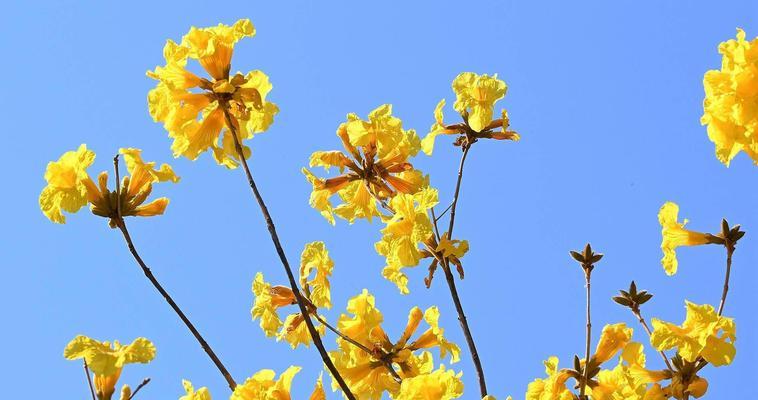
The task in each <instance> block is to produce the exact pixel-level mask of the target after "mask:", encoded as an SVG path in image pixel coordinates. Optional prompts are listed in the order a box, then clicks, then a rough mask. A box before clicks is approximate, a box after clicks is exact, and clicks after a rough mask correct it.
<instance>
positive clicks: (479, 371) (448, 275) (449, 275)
mask: <svg viewBox="0 0 758 400" xmlns="http://www.w3.org/2000/svg"><path fill="white" fill-rule="evenodd" d="M469 149H471V145H470V144H464V145H463V155H461V162H460V165H459V166H458V179H457V181H456V183H455V192H454V194H453V203H452V204H451V205H450V224H449V226H448V229H447V237H448V238H450V239H452V237H453V227H455V209H456V208H457V206H458V197H459V196H460V193H461V181H462V180H463V166H464V164H465V162H466V157H467V156H468V152H469ZM444 261H445V262H444V263H441V267H442V270H443V271H444V272H445V280H446V281H447V286H448V288H449V289H450V295H451V297H452V298H453V303H454V304H455V310H456V311H457V312H458V322H460V325H461V329H462V330H463V336H465V337H466V344H467V345H468V348H469V352H470V353H471V359H472V360H473V362H474V368H476V375H477V377H478V380H479V391H480V392H481V397H484V396H486V395H487V383H486V382H485V379H484V369H483V368H482V362H481V360H480V359H479V352H478V351H477V350H476V343H474V337H473V335H472V334H471V328H469V326H468V320H467V319H466V313H465V312H464V311H463V305H462V304H461V299H460V297H459V296H458V289H457V288H456V287H455V277H454V276H453V272H452V271H451V270H450V263H449V261H448V260H447V259H445V260H444Z"/></svg>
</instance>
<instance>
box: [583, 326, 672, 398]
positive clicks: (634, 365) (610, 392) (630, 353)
mask: <svg viewBox="0 0 758 400" xmlns="http://www.w3.org/2000/svg"><path fill="white" fill-rule="evenodd" d="M615 330H616V333H614V334H613V335H612V336H617V335H619V330H617V329H615ZM630 334H631V333H630ZM621 336H625V333H621ZM623 339H624V338H622V340H621V341H623ZM627 340H628V339H627ZM621 341H616V342H617V343H621ZM611 347H616V346H611ZM614 353H615V351H614ZM644 366H645V353H644V351H643V347H642V344H640V343H636V342H629V343H627V344H626V345H625V346H624V350H623V352H622V353H621V357H620V358H619V362H618V365H616V367H614V368H613V369H611V370H601V371H600V372H598V373H597V379H596V384H592V385H590V388H589V392H590V393H591V395H592V399H593V400H645V399H647V400H650V399H652V398H655V399H660V400H664V399H665V397H662V396H661V397H651V396H652V395H650V394H648V393H649V391H648V383H649V382H648V381H646V380H645V379H642V378H641V377H639V376H637V375H635V374H634V370H635V369H641V368H644ZM646 396H647V397H646Z"/></svg>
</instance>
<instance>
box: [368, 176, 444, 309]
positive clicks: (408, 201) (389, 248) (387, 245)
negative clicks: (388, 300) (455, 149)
mask: <svg viewBox="0 0 758 400" xmlns="http://www.w3.org/2000/svg"><path fill="white" fill-rule="evenodd" d="M436 204H437V190H436V189H432V188H424V189H422V190H421V191H419V192H418V193H416V194H415V195H410V194H398V195H397V196H395V197H393V198H392V200H391V201H390V207H391V208H392V210H394V215H393V216H392V218H390V219H389V220H388V221H387V226H386V227H385V228H384V229H382V235H383V236H382V239H381V240H380V241H379V242H377V243H376V244H375V245H374V247H375V249H376V251H377V253H379V254H380V255H382V256H384V257H385V258H386V262H387V265H386V266H385V267H384V270H383V271H382V275H383V276H384V277H385V278H386V279H388V280H389V281H391V282H393V283H394V284H395V285H397V287H398V289H400V292H401V293H403V294H407V293H408V292H409V290H408V276H407V275H405V273H403V272H402V269H403V268H405V267H412V266H416V265H418V263H419V261H420V260H421V258H423V257H424V256H425V254H422V252H421V250H419V245H420V244H424V243H425V242H427V241H428V240H429V239H430V238H431V237H432V232H433V231H432V229H433V227H432V222H431V220H430V219H429V216H428V215H427V210H429V209H430V208H432V207H434V206H435V205H436Z"/></svg>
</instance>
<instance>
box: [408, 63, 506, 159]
mask: <svg viewBox="0 0 758 400" xmlns="http://www.w3.org/2000/svg"><path fill="white" fill-rule="evenodd" d="M507 88H508V87H507V85H506V84H505V82H503V81H502V80H500V79H498V78H497V74H495V75H493V76H488V75H486V74H485V75H477V74H475V73H473V72H463V73H461V74H459V75H458V76H457V77H456V78H455V80H453V90H454V91H455V96H456V100H455V104H453V108H454V109H455V110H456V111H457V112H458V113H459V114H461V116H462V117H463V121H464V122H462V123H458V124H453V125H446V124H445V122H444V117H443V113H442V109H443V108H444V107H445V99H442V100H440V102H439V103H437V107H436V108H435V109H434V120H435V122H434V124H432V127H431V128H430V130H429V134H428V135H427V136H426V137H425V138H424V140H422V141H421V148H422V150H423V151H424V153H426V154H427V155H431V154H432V151H433V150H434V140H435V138H436V137H437V135H463V136H462V137H465V139H466V140H467V142H468V143H467V144H469V145H470V144H472V143H473V142H474V141H476V140H477V139H496V140H514V141H517V140H519V139H520V136H519V135H518V133H516V132H514V131H511V130H509V128H510V120H509V118H508V112H507V111H505V110H502V111H501V116H500V118H499V119H496V120H493V114H494V108H495V102H497V101H498V100H500V99H502V98H503V97H504V96H505V92H506V90H507ZM497 129H500V131H497ZM461 140H462V139H461V138H459V139H458V141H456V143H455V144H456V145H461V142H460V141H461Z"/></svg>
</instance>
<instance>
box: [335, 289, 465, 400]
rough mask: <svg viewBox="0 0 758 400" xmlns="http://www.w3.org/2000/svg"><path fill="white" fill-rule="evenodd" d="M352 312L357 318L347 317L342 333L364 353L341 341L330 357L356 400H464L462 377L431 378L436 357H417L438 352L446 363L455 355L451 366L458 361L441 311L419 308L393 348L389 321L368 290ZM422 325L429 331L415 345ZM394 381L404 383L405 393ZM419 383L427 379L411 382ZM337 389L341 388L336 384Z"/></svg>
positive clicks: (352, 304)
mask: <svg viewBox="0 0 758 400" xmlns="http://www.w3.org/2000/svg"><path fill="white" fill-rule="evenodd" d="M347 311H348V313H350V314H352V315H347V314H342V315H341V316H340V318H339V322H338V325H337V329H338V330H339V331H340V332H342V333H343V334H344V335H346V336H347V337H349V338H351V339H352V340H354V341H356V342H358V343H359V344H361V345H362V346H363V347H365V348H359V347H358V346H356V345H355V344H354V343H350V342H348V341H347V340H344V339H342V338H338V339H337V344H338V345H339V350H337V351H333V352H331V357H332V359H333V360H334V364H335V365H336V366H337V369H338V370H339V371H340V374H341V375H342V377H343V378H344V379H345V381H346V382H347V383H348V385H349V386H350V388H351V390H352V391H353V393H354V394H355V395H356V396H357V398H359V399H370V400H376V399H380V398H381V397H382V394H383V393H384V392H388V393H389V394H390V395H391V396H392V397H393V398H403V399H416V398H422V399H423V398H425V397H418V396H419V395H420V394H419V393H430V392H431V393H438V394H440V395H442V397H440V399H452V398H457V397H459V396H460V393H459V390H460V388H461V387H462V383H460V376H459V375H454V374H453V373H452V372H451V371H448V372H445V371H444V370H442V369H440V370H438V371H436V372H432V370H433V368H434V361H433V359H432V355H431V353H430V352H429V351H421V352H420V353H418V351H419V350H423V349H431V348H435V347H436V348H438V350H439V356H440V358H441V359H442V358H445V357H446V356H447V355H450V362H451V363H455V362H457V361H458V360H459V357H460V349H459V348H458V346H457V345H455V344H454V343H451V342H449V341H448V340H447V339H445V336H444V330H443V329H442V328H441V327H440V326H439V317H440V315H439V310H438V309H437V307H430V308H428V309H427V310H426V311H425V312H422V311H421V309H419V308H418V307H414V308H413V309H412V310H411V311H410V313H409V315H408V323H407V325H406V327H405V329H404V330H403V333H402V334H401V335H400V337H399V338H398V340H397V341H395V342H394V343H393V342H392V341H391V340H390V338H389V336H388V335H387V333H385V331H384V329H383V328H382V326H381V325H382V321H383V320H384V317H383V315H382V313H381V312H380V311H379V310H378V309H377V308H376V304H375V299H374V296H372V295H371V294H369V293H368V291H367V290H365V289H364V290H363V292H362V293H361V294H360V295H358V296H355V297H353V298H352V299H350V301H349V302H348V305H347ZM422 319H423V321H425V322H426V323H427V325H428V326H429V328H427V329H426V330H425V331H424V332H423V333H422V334H421V335H419V336H418V337H417V338H416V339H415V340H413V341H411V338H412V337H413V336H414V334H415V332H416V331H417V330H418V328H419V325H420V324H421V321H422ZM367 350H369V351H367ZM430 374H431V375H430ZM395 375H397V377H400V378H401V379H402V382H403V385H405V386H406V388H405V391H403V390H402V385H401V384H400V383H399V382H398V381H397V380H396V377H395ZM428 375H430V376H428ZM424 376H425V377H424ZM414 377H422V378H419V379H417V380H410V382H409V379H410V378H414ZM435 380H436V382H433V381H435ZM406 382H409V383H406ZM435 385H436V386H435ZM332 386H333V387H336V385H335V384H333V385H332ZM443 393H444V394H443ZM398 396H399V397H398ZM414 396H416V397H414ZM445 396H447V397H445ZM428 398H432V399H436V398H437V397H428Z"/></svg>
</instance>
